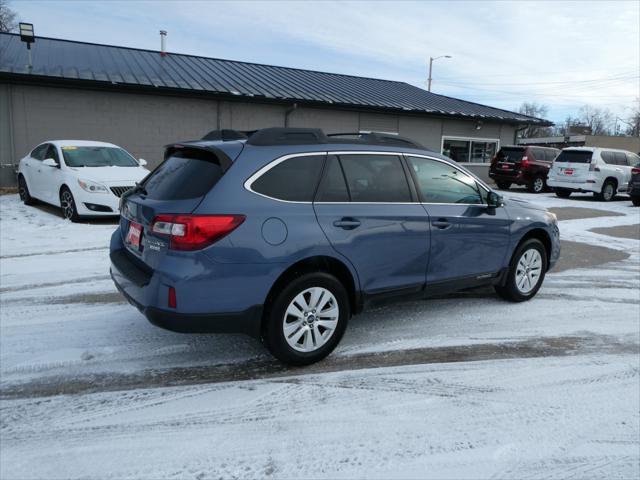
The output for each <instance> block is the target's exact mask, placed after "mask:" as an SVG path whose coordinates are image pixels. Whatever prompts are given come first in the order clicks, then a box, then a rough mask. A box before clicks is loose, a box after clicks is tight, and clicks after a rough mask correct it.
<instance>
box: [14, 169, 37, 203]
mask: <svg viewBox="0 0 640 480" xmlns="http://www.w3.org/2000/svg"><path fill="white" fill-rule="evenodd" d="M18 194H19V195H20V200H22V201H23V202H24V204H25V205H34V204H35V203H36V200H35V198H33V197H32V196H31V194H30V193H29V187H28V186H27V181H26V180H25V178H24V176H23V175H22V174H20V175H19V176H18Z"/></svg>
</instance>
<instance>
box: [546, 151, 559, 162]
mask: <svg viewBox="0 0 640 480" xmlns="http://www.w3.org/2000/svg"><path fill="white" fill-rule="evenodd" d="M558 153H559V152H558V151H557V150H546V153H545V155H546V156H547V162H553V160H554V159H555V158H556V157H557V156H558Z"/></svg>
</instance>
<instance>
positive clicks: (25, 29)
mask: <svg viewBox="0 0 640 480" xmlns="http://www.w3.org/2000/svg"><path fill="white" fill-rule="evenodd" d="M19 27H20V40H22V41H23V42H25V43H26V44H27V52H29V65H27V68H29V71H31V69H32V68H33V61H32V58H31V44H32V43H33V42H35V41H36V37H35V35H34V33H33V23H22V22H20V24H19Z"/></svg>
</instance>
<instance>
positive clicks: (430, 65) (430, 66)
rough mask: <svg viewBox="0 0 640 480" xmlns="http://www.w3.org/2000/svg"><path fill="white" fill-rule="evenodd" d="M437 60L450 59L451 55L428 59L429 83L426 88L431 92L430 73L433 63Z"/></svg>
mask: <svg viewBox="0 0 640 480" xmlns="http://www.w3.org/2000/svg"><path fill="white" fill-rule="evenodd" d="M439 58H452V57H451V55H440V56H439V57H429V82H428V86H427V90H428V91H429V92H430V91H431V80H432V79H431V71H432V70H433V61H434V60H438V59H439Z"/></svg>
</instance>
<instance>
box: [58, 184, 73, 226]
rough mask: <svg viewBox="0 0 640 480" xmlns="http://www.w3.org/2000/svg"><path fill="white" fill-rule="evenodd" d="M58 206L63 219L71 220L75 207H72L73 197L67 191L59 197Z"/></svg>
mask: <svg viewBox="0 0 640 480" xmlns="http://www.w3.org/2000/svg"><path fill="white" fill-rule="evenodd" d="M60 206H61V207H62V214H63V215H64V218H66V219H68V220H71V219H72V218H73V214H74V209H75V206H74V205H73V195H71V192H70V191H69V190H65V191H64V192H62V195H60Z"/></svg>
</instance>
